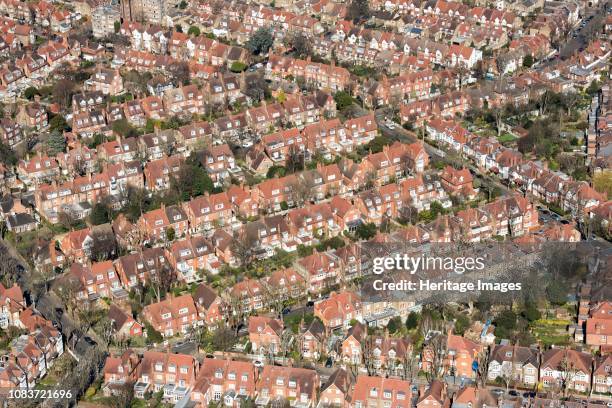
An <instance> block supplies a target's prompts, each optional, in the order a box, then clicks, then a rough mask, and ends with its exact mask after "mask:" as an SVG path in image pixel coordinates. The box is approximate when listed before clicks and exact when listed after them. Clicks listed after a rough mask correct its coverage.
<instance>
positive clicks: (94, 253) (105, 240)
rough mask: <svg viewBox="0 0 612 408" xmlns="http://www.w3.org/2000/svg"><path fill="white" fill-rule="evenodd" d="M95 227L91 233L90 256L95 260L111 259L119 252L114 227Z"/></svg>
mask: <svg viewBox="0 0 612 408" xmlns="http://www.w3.org/2000/svg"><path fill="white" fill-rule="evenodd" d="M99 228H100V229H94V230H93V231H92V233H91V239H92V242H91V244H90V247H89V256H90V258H91V259H92V260H95V261H105V260H107V259H111V258H112V257H113V256H114V255H115V254H116V253H117V241H116V240H115V235H114V233H113V231H112V229H110V227H109V228H104V229H101V227H99Z"/></svg>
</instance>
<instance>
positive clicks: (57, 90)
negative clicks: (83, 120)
mask: <svg viewBox="0 0 612 408" xmlns="http://www.w3.org/2000/svg"><path fill="white" fill-rule="evenodd" d="M74 88H75V83H74V81H72V80H70V79H60V80H59V81H57V82H56V83H55V85H54V86H53V100H54V101H55V103H57V104H58V105H59V106H61V107H62V108H66V107H68V106H70V99H71V98H72V93H73V91H74Z"/></svg>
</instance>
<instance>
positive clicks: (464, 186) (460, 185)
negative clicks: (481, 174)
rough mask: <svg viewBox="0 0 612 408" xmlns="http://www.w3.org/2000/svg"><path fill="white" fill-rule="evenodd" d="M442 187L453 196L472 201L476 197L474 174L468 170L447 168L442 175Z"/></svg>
mask: <svg viewBox="0 0 612 408" xmlns="http://www.w3.org/2000/svg"><path fill="white" fill-rule="evenodd" d="M440 181H441V182H442V186H443V187H444V189H446V191H448V193H449V194H451V195H457V196H461V197H464V198H466V199H467V200H472V199H473V198H475V197H476V190H474V186H473V182H474V179H473V177H472V173H470V170H469V169H467V168H463V169H455V168H454V167H451V166H446V167H445V168H444V169H443V170H442V174H441V175H440Z"/></svg>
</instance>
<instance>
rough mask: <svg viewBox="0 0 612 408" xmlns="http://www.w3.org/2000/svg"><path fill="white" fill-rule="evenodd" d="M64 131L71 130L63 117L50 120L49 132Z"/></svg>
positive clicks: (54, 117) (58, 116)
mask: <svg viewBox="0 0 612 408" xmlns="http://www.w3.org/2000/svg"><path fill="white" fill-rule="evenodd" d="M64 130H70V126H68V122H66V119H65V118H64V117H63V116H62V115H55V116H53V117H52V118H51V120H49V131H50V132H54V131H58V132H63V131H64Z"/></svg>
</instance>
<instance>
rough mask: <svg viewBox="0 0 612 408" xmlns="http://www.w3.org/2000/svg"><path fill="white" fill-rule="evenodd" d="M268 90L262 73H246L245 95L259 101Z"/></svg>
mask: <svg viewBox="0 0 612 408" xmlns="http://www.w3.org/2000/svg"><path fill="white" fill-rule="evenodd" d="M269 92H270V91H269V86H268V82H266V79H265V78H264V76H263V74H262V73H257V74H255V75H247V78H246V89H245V91H244V93H245V95H246V96H248V97H249V98H251V99H253V100H255V101H257V102H259V101H261V100H263V99H264V98H265V97H266V95H268V94H269Z"/></svg>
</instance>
